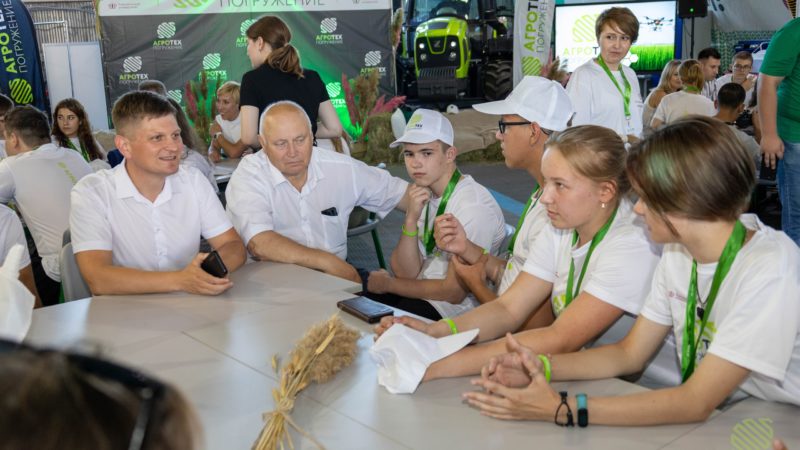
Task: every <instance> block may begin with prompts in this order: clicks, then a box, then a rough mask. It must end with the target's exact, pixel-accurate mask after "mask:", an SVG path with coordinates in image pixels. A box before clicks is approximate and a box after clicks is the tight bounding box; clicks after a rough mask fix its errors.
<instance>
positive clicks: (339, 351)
mask: <svg viewBox="0 0 800 450" xmlns="http://www.w3.org/2000/svg"><path fill="white" fill-rule="evenodd" d="M359 337H360V335H359V333H358V331H356V330H354V329H352V328H350V327H348V326H346V325H345V324H344V323H343V322H342V320H341V319H340V318H339V316H338V314H334V315H333V316H332V317H331V318H330V319H328V320H326V321H324V322H320V323H318V324H316V325H314V326H312V327H311V328H309V329H308V331H306V334H305V335H304V336H303V338H302V339H300V342H298V343H297V346H296V347H295V349H294V350H292V352H291V354H290V360H289V363H288V364H286V365H285V366H283V368H279V363H278V357H277V355H275V356H273V357H272V368H273V369H274V370H275V373H280V387H279V388H275V389H273V390H272V398H273V400H274V401H275V410H273V411H270V412H267V413H264V420H265V421H266V424H265V425H264V428H263V429H262V430H261V434H260V435H259V436H258V440H257V441H256V443H255V444H254V445H253V449H254V450H267V449H268V450H275V449H278V448H281V449H284V448H285V446H286V445H288V447H289V448H290V449H294V443H293V442H292V437H291V435H290V434H289V429H288V427H287V425H288V426H290V427H292V428H294V429H295V430H296V431H297V432H298V433H300V434H302V435H303V436H305V437H306V438H308V439H310V440H311V441H312V442H314V444H316V445H317V447H319V448H323V447H322V444H320V443H319V442H318V441H317V440H315V439H314V438H313V437H311V435H309V434H308V433H306V432H305V431H304V430H303V429H302V428H300V427H299V426H298V425H297V424H296V423H295V422H294V420H292V418H291V416H290V415H289V414H290V413H291V412H292V409H293V408H294V402H295V399H296V398H297V394H298V393H299V392H300V391H301V390H303V389H304V388H305V387H306V386H308V384H309V383H311V382H312V381H314V382H317V383H324V382H326V381H328V380H329V379H331V378H332V377H333V376H334V375H335V374H336V373H337V372H338V371H340V370H342V369H343V368H345V367H347V366H348V365H350V363H352V362H353V359H354V358H355V355H356V349H357V345H356V343H357V341H358V338H359Z"/></svg>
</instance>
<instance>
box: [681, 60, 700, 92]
mask: <svg viewBox="0 0 800 450" xmlns="http://www.w3.org/2000/svg"><path fill="white" fill-rule="evenodd" d="M678 76H680V77H681V81H682V82H683V85H684V86H693V87H695V88H697V90H699V91H702V90H703V84H705V82H706V78H705V75H703V67H702V66H701V65H700V61H698V60H696V59H687V60H686V61H684V62H682V63H681V65H680V66H679V67H678Z"/></svg>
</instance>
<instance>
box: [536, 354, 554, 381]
mask: <svg viewBox="0 0 800 450" xmlns="http://www.w3.org/2000/svg"><path fill="white" fill-rule="evenodd" d="M537 357H538V358H539V361H541V362H542V371H543V372H544V379H545V380H547V382H548V383H549V382H550V375H551V372H550V370H551V368H552V366H551V365H550V358H548V357H547V356H545V355H537Z"/></svg>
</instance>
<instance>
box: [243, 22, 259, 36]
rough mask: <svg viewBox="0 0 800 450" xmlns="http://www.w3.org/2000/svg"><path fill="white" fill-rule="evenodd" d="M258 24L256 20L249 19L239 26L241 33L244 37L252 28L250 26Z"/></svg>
mask: <svg viewBox="0 0 800 450" xmlns="http://www.w3.org/2000/svg"><path fill="white" fill-rule="evenodd" d="M254 23H256V20H255V19H247V20H245V21H244V22H242V24H241V25H240V26H239V32H240V33H241V34H242V36H244V34H245V33H247V29H248V28H250V25H252V24H254Z"/></svg>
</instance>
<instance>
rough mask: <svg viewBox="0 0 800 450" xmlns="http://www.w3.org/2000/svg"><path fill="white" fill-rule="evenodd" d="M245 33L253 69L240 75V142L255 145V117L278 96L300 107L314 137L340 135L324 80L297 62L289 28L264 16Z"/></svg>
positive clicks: (275, 100)
mask: <svg viewBox="0 0 800 450" xmlns="http://www.w3.org/2000/svg"><path fill="white" fill-rule="evenodd" d="M245 34H246V35H247V56H248V57H249V58H250V63H251V64H252V65H253V70H251V71H250V72H247V73H246V74H244V76H243V77H242V85H241V95H240V98H241V100H240V104H241V117H242V125H241V126H242V142H243V143H245V144H247V145H250V146H253V147H258V138H257V134H258V128H259V123H258V118H259V117H260V115H261V113H262V112H263V111H264V109H266V107H267V106H269V105H270V104H272V103H275V102H277V101H281V100H291V101H293V102H296V103H297V104H299V105H300V106H302V107H303V109H304V110H305V112H306V114H308V117H309V118H310V119H311V127H312V131H313V133H314V136H315V137H318V138H338V137H339V136H341V134H342V124H341V123H340V122H339V117H338V116H337V115H336V111H335V110H334V109H333V105H332V104H331V101H330V97H329V96H328V92H327V90H326V89H325V84H324V83H323V82H322V79H321V78H320V76H319V74H317V72H315V71H313V70H309V69H304V68H303V67H302V66H301V65H300V54H299V53H298V52H297V49H296V48H295V47H294V46H293V45H292V44H291V39H292V32H291V31H290V30H289V27H288V26H287V25H286V23H284V22H283V21H282V20H281V19H279V18H278V17H275V16H264V17H261V18H260V19H258V20H257V21H256V22H255V23H253V24H252V25H250V28H248V29H247V32H246V33H245ZM318 119H319V121H320V123H317V120H318Z"/></svg>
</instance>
